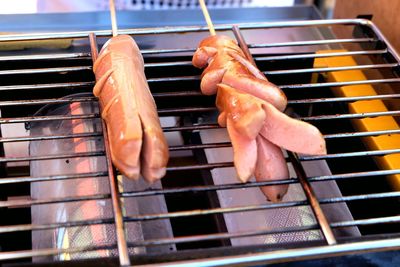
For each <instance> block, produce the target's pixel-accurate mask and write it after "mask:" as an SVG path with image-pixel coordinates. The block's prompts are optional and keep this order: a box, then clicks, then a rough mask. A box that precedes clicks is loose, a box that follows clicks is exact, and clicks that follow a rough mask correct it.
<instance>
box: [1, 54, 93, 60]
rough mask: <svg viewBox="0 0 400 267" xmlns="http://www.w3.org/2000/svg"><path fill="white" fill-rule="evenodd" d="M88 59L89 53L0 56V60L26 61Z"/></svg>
mask: <svg viewBox="0 0 400 267" xmlns="http://www.w3.org/2000/svg"><path fill="white" fill-rule="evenodd" d="M82 58H88V59H90V53H62V54H61V53H60V54H42V55H22V56H1V57H0V61H26V60H51V59H82Z"/></svg>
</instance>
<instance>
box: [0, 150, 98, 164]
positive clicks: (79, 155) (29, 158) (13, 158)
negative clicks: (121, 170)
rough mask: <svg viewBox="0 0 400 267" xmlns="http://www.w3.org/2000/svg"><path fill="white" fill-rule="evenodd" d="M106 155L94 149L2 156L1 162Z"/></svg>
mask: <svg viewBox="0 0 400 267" xmlns="http://www.w3.org/2000/svg"><path fill="white" fill-rule="evenodd" d="M98 156H104V151H92V152H79V153H73V154H71V153H69V154H60V155H45V156H28V157H1V158H0V163H4V162H21V161H31V160H53V159H68V158H82V157H98Z"/></svg>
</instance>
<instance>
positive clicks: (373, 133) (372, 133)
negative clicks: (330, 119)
mask: <svg viewBox="0 0 400 267" xmlns="http://www.w3.org/2000/svg"><path fill="white" fill-rule="evenodd" d="M388 134H400V129H392V130H382V131H369V132H353V133H337V134H326V135H324V138H325V139H332V138H346V137H364V136H379V135H388Z"/></svg>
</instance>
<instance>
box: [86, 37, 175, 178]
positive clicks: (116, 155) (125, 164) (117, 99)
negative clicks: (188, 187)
mask: <svg viewBox="0 0 400 267" xmlns="http://www.w3.org/2000/svg"><path fill="white" fill-rule="evenodd" d="M93 70H94V73H95V75H96V81H97V82H96V85H95V87H94V89H93V93H94V95H95V96H97V97H98V98H99V102H100V105H101V107H102V114H101V116H102V118H103V119H104V120H105V123H106V125H107V130H108V137H109V142H110V151H111V159H112V162H113V163H114V165H115V166H116V167H117V168H118V169H119V170H120V171H121V172H122V173H123V174H124V175H126V176H127V177H129V178H132V179H137V178H138V177H139V175H140V174H142V175H143V177H144V178H145V179H146V180H147V181H148V182H154V181H155V180H157V179H160V178H162V177H163V176H164V175H165V172H166V166H167V162H168V158H169V153H168V145H167V141H166V139H165V136H164V134H163V131H162V128H161V124H160V119H159V117H158V114H157V108H156V104H155V102H154V99H153V97H152V95H151V93H150V89H149V86H148V84H147V80H146V76H145V74H144V61H143V57H142V55H141V53H140V50H139V48H138V46H137V44H136V43H135V41H134V40H133V39H132V38H131V37H130V36H128V35H119V36H116V37H113V38H111V39H110V40H109V41H108V42H107V43H106V44H105V45H104V46H103V48H102V49H101V51H100V53H99V57H98V58H97V60H96V62H95V63H94V66H93Z"/></svg>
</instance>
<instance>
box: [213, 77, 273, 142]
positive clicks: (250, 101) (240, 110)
mask: <svg viewBox="0 0 400 267" xmlns="http://www.w3.org/2000/svg"><path fill="white" fill-rule="evenodd" d="M263 103H264V102H263V101H262V100H260V99H258V98H256V97H254V96H252V95H249V94H246V93H243V92H240V91H238V90H236V89H234V88H232V87H230V86H229V85H225V84H218V94H217V100H216V105H217V108H218V110H219V111H220V112H221V114H226V117H225V118H222V117H221V119H220V120H221V121H222V120H223V119H225V120H226V119H230V120H231V121H232V124H233V125H234V127H235V128H236V129H237V130H238V131H239V132H240V134H241V135H244V136H246V137H247V138H249V139H255V138H256V137H257V135H258V134H259V132H260V130H261V128H262V127H263V125H264V121H265V111H264V110H263V107H262V105H263ZM223 124H224V125H225V123H223Z"/></svg>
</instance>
